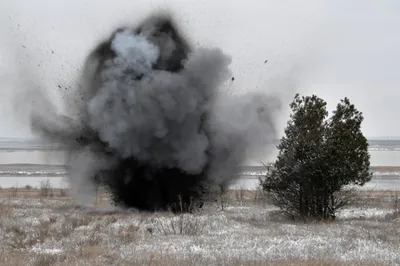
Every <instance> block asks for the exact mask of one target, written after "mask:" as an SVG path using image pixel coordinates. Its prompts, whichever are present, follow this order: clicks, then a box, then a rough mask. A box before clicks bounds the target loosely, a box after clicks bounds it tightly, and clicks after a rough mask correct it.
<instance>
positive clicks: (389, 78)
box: [0, 0, 400, 137]
mask: <svg viewBox="0 0 400 266" xmlns="http://www.w3.org/2000/svg"><path fill="white" fill-rule="evenodd" d="M157 8H161V9H163V8H169V9H170V10H172V11H174V12H175V13H176V15H177V18H178V21H179V22H180V23H181V26H182V28H183V30H184V32H185V33H186V34H187V36H188V37H189V38H190V40H191V42H192V43H193V44H194V45H201V46H217V47H220V48H221V49H223V50H224V51H225V52H226V53H227V54H230V55H231V56H232V59H233V63H232V70H233V73H234V76H235V81H234V83H233V84H232V85H231V87H232V88H231V89H232V90H233V91H235V92H237V93H243V92H246V91H265V92H266V93H274V94H276V95H278V96H280V98H281V99H282V103H283V105H284V107H285V108H284V110H283V111H282V112H281V115H280V116H279V117H277V120H278V122H279V127H280V129H281V131H283V127H284V125H285V123H286V120H287V119H288V108H287V105H288V103H289V102H290V100H291V98H292V97H293V95H294V93H296V92H299V93H302V94H311V93H315V94H317V95H318V96H320V97H322V98H324V99H325V100H326V101H327V102H328V104H329V108H331V109H332V108H333V107H334V106H335V105H336V103H337V102H338V100H339V99H341V98H343V97H345V96H347V97H349V98H350V100H351V101H352V102H353V103H355V104H356V107H357V108H358V109H359V110H360V111H362V112H363V113H364V115H365V122H364V125H363V130H364V134H365V135H366V136H367V137H378V136H400V126H399V123H398V122H397V115H398V113H399V111H400V106H399V105H398V104H397V102H398V101H399V99H400V74H399V70H400V67H399V62H400V34H398V32H399V29H398V28H399V25H400V1H398V0H386V1H385V0H380V1H376V0H353V1H346V0H304V1H297V0H280V1H272V0H267V1H253V0H247V1H243V0H218V1H197V0H196V1H195V0H191V1H189V0H181V1H145V0H142V1H131V0H127V1H123V0H114V1H109V0H57V1H54V0H47V1H46V0H36V1H26V0H13V1H8V0H7V1H6V0H0V34H1V37H0V39H1V40H2V41H1V43H0V118H1V122H0V137H31V133H30V132H29V127H28V126H27V125H26V119H24V117H23V115H24V112H22V111H21V110H22V109H23V108H24V104H23V102H21V101H17V102H16V101H15V97H16V96H17V95H18V96H21V95H23V94H24V89H25V87H26V86H30V85H29V84H30V82H31V81H32V80H33V81H34V82H33V83H35V84H36V85H37V86H41V87H43V88H45V89H46V92H47V93H48V94H49V95H51V97H53V98H54V99H58V100H60V99H61V98H62V96H63V95H65V93H67V92H66V91H65V89H64V87H65V86H68V85H72V84H73V78H74V77H75V76H76V74H77V73H79V69H80V67H81V65H82V63H83V60H84V59H85V56H86V55H87V53H88V51H89V50H90V49H92V48H93V47H94V45H95V44H96V43H97V42H98V41H99V40H101V39H103V38H104V37H106V36H107V35H108V34H109V33H110V32H111V31H112V30H113V29H114V28H115V27H116V26H120V25H126V24H134V23H135V22H136V21H139V20H140V19H141V18H143V17H144V16H145V15H146V14H148V13H149V12H151V11H152V10H154V9H157ZM265 60H268V62H267V63H266V64H264V61H265ZM33 83H32V84H33ZM27 84H28V85H27ZM58 84H61V85H62V86H63V87H62V89H59V88H58V87H57V85H58ZM24 86H25V87H24ZM32 86H33V85H32ZM24 101H29V99H26V98H24ZM15 104H18V105H17V107H16V108H13V106H14V107H15Z"/></svg>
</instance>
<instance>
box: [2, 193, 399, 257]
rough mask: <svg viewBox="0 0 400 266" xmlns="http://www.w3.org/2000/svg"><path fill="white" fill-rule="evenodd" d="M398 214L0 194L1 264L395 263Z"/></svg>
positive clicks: (382, 210)
mask: <svg viewBox="0 0 400 266" xmlns="http://www.w3.org/2000/svg"><path fill="white" fill-rule="evenodd" d="M398 217H400V216H399V215H398V213H397V214H396V213H394V210H393V209H379V208H367V207H366V208H348V209H344V210H343V211H342V212H340V214H339V218H338V219H337V221H334V222H321V223H304V222H303V223H302V222H291V221H287V220H285V219H283V218H282V217H281V216H280V215H279V214H278V212H277V210H276V209H275V208H273V207H271V206H262V204H261V203H259V204H255V203H254V202H247V203H246V204H244V206H240V205H239V204H234V205H231V206H229V207H226V208H225V209H224V210H223V211H222V210H220V209H219V207H218V206H217V205H210V206H207V207H205V208H204V209H203V210H202V211H201V212H200V213H196V214H185V215H172V214H170V213H155V214H151V213H144V212H134V211H127V210H118V209H115V208H113V207H111V206H110V205H109V204H108V203H107V201H104V202H98V203H97V204H96V205H93V206H91V207H85V208H82V207H76V206H74V204H73V203H72V201H71V200H70V199H66V198H64V199H62V198H60V199H40V198H28V199H24V198H0V264H1V265H400V252H399V250H400V219H399V218H398Z"/></svg>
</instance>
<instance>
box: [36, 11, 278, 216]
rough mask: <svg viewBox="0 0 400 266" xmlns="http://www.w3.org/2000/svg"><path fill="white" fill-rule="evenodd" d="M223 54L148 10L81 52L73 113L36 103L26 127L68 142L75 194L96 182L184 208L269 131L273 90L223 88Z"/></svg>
mask: <svg viewBox="0 0 400 266" xmlns="http://www.w3.org/2000/svg"><path fill="white" fill-rule="evenodd" d="M230 63H231V58H230V57H229V56H227V55H225V54H224V53H223V52H222V51H221V50H220V49H207V48H199V49H196V50H194V49H193V48H192V47H190V45H189V44H188V42H187V41H186V40H185V38H184V37H183V36H182V34H181V33H180V32H179V30H178V27H177V25H176V23H175V22H174V21H173V19H172V18H171V16H170V15H165V14H161V15H160V14H157V15H153V16H151V17H149V18H148V19H146V20H145V21H144V22H143V23H141V24H140V25H138V26H137V27H135V28H120V29H117V30H116V31H115V32H113V34H112V35H111V37H110V38H109V39H108V40H106V41H104V42H102V43H101V44H99V45H98V46H97V48H95V49H94V51H93V52H92V53H91V54H90V55H89V56H88V58H87V60H86V62H85V66H84V71H83V74H82V80H81V82H80V84H81V86H80V87H79V91H78V92H79V97H77V98H79V101H76V104H75V105H74V106H72V105H70V106H69V108H70V114H68V115H61V114H54V113H55V112H39V111H38V110H36V111H35V112H33V113H32V117H31V122H32V128H33V129H34V131H35V132H37V133H38V134H40V135H41V136H42V137H43V138H45V139H51V140H57V141H59V142H62V143H64V144H65V145H67V146H68V153H69V155H70V156H69V160H68V162H67V163H68V166H69V168H70V171H71V176H70V184H71V188H72V191H74V192H75V193H76V196H77V197H80V198H84V197H89V195H91V194H92V192H93V191H94V190H95V189H96V187H97V186H99V185H102V186H105V187H107V188H108V189H109V191H110V192H111V195H112V198H113V201H114V202H115V204H117V205H119V206H123V207H133V208H137V209H139V210H148V211H157V210H166V209H172V210H174V211H191V209H192V208H193V206H198V205H199V204H201V203H202V201H203V200H204V198H205V197H206V196H207V195H209V194H210V192H212V191H213V189H214V188H215V187H218V186H227V185H229V184H231V183H232V182H234V181H235V180H236V179H237V178H238V177H239V176H238V174H237V173H238V170H239V167H240V166H241V165H243V163H244V162H245V160H246V159H248V158H250V157H251V156H252V155H254V154H257V152H263V153H264V154H265V152H266V151H265V149H267V148H266V144H268V143H270V142H272V141H273V140H274V137H275V130H274V121H273V119H272V118H273V117H272V114H273V111H274V108H275V106H276V104H274V102H275V101H276V99H272V98H271V97H268V96H267V95H264V94H245V95H240V96H236V97H235V96H232V95H229V94H228V93H226V92H225V93H224V91H223V90H221V89H220V88H221V87H223V85H224V83H226V82H229V80H231V77H232V75H231V72H230V70H229V65H230ZM43 103H44V104H45V105H46V104H47V105H51V103H49V102H47V103H46V101H43Z"/></svg>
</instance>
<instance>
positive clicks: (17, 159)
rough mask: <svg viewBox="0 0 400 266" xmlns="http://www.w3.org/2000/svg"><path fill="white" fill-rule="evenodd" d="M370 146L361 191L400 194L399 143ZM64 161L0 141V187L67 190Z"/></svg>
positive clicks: (34, 145) (48, 147)
mask: <svg viewBox="0 0 400 266" xmlns="http://www.w3.org/2000/svg"><path fill="white" fill-rule="evenodd" d="M369 144H370V154H371V166H372V168H371V171H373V174H374V176H373V180H372V181H371V182H369V183H368V184H366V185H365V186H364V189H385V190H400V139H399V140H395V139H392V140H390V139H383V140H370V141H369ZM276 155H277V152H276V153H275V154H271V155H270V156H269V157H268V160H267V161H273V160H274V159H275V157H276ZM65 161H66V155H65V153H64V151H63V147H62V146H61V145H57V144H44V143H40V142H37V141H36V142H35V141H23V140H13V139H0V187H2V188H6V187H24V186H26V185H29V186H32V187H40V183H41V182H43V181H45V180H49V182H50V183H51V185H52V187H62V188H66V187H68V182H67V176H68V171H67V169H66V168H65V167H64V164H65ZM389 166H398V168H399V169H396V168H395V167H392V168H390V167H389ZM374 167H375V168H376V169H375V168H374ZM377 167H381V168H377ZM385 167H387V168H385ZM263 172H264V169H263V168H262V167H260V166H249V167H244V168H243V171H242V172H241V173H240V175H239V176H240V177H239V179H238V181H237V182H236V184H234V185H233V186H232V187H234V188H245V189H255V188H257V186H258V182H259V181H258V178H259V176H260V175H262V174H263Z"/></svg>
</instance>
